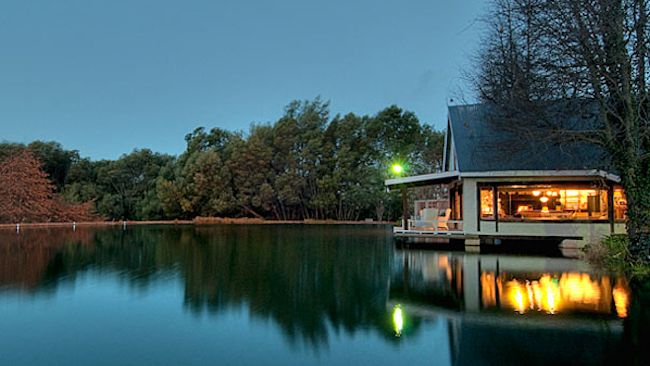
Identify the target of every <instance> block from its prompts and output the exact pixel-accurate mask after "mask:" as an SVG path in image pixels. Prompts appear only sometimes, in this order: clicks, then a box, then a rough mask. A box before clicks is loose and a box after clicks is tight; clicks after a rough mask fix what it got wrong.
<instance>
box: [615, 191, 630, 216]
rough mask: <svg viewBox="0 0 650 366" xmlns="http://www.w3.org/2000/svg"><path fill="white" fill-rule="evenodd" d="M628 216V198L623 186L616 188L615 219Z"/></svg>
mask: <svg viewBox="0 0 650 366" xmlns="http://www.w3.org/2000/svg"><path fill="white" fill-rule="evenodd" d="M626 218H627V199H626V198H625V193H624V192H623V188H620V187H617V188H615V189H614V219H615V220H625V219H626Z"/></svg>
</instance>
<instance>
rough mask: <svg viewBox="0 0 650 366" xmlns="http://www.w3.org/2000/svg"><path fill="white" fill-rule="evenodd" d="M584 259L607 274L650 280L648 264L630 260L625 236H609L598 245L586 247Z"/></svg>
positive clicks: (627, 241) (630, 256) (627, 239)
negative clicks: (612, 273) (619, 274)
mask: <svg viewBox="0 0 650 366" xmlns="http://www.w3.org/2000/svg"><path fill="white" fill-rule="evenodd" d="M584 259H585V260H586V261H587V262H588V263H590V264H592V265H593V266H594V267H596V268H599V269H602V270H605V271H608V272H614V273H621V274H624V275H626V276H628V277H630V278H638V279H647V278H650V264H648V263H643V262H637V261H634V260H633V259H632V255H631V254H630V251H629V237H628V236H627V235H626V234H614V235H609V236H606V237H604V238H603V240H601V241H600V242H598V243H595V244H590V245H587V246H586V247H585V248H584Z"/></svg>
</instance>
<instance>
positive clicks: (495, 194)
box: [492, 184, 499, 233]
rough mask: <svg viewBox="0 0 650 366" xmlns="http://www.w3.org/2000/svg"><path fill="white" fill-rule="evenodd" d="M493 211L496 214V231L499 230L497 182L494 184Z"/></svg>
mask: <svg viewBox="0 0 650 366" xmlns="http://www.w3.org/2000/svg"><path fill="white" fill-rule="evenodd" d="M492 213H493V214H494V231H496V232H497V233H498V232H499V197H498V196H497V186H496V184H495V185H493V186H492Z"/></svg>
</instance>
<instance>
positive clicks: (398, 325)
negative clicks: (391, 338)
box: [393, 305, 404, 337]
mask: <svg viewBox="0 0 650 366" xmlns="http://www.w3.org/2000/svg"><path fill="white" fill-rule="evenodd" d="M393 326H394V327H395V335H396V336H398V337H399V336H401V335H402V329H403V328H404V317H403V315H402V308H401V307H400V306H399V305H396V306H395V309H394V310H393Z"/></svg>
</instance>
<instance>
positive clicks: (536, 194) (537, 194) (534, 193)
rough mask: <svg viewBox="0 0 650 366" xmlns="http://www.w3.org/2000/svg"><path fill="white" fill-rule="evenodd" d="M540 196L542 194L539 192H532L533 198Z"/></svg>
mask: <svg viewBox="0 0 650 366" xmlns="http://www.w3.org/2000/svg"><path fill="white" fill-rule="evenodd" d="M540 194H542V192H540V191H533V196H535V197H537V196H539V195H540Z"/></svg>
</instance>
